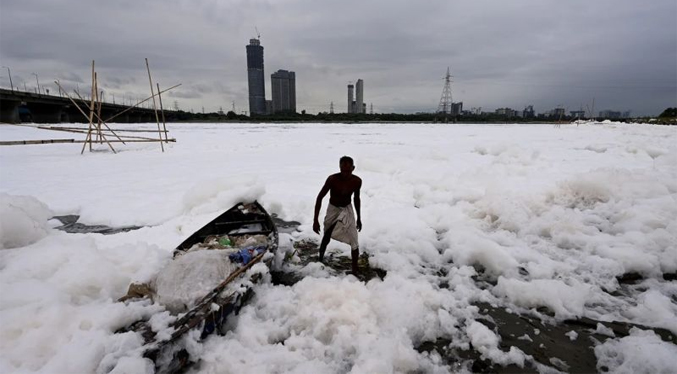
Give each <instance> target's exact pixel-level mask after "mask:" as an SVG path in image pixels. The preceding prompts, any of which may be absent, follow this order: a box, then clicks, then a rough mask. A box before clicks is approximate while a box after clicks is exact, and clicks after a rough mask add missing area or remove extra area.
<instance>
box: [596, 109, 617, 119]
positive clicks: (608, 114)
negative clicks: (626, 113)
mask: <svg viewBox="0 0 677 374" xmlns="http://www.w3.org/2000/svg"><path fill="white" fill-rule="evenodd" d="M599 117H601V118H605V119H617V118H621V112H619V111H615V110H601V111H600V112H599Z"/></svg>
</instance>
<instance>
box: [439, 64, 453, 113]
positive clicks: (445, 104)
mask: <svg viewBox="0 0 677 374" xmlns="http://www.w3.org/2000/svg"><path fill="white" fill-rule="evenodd" d="M451 103H452V101H451V74H449V68H448V67H447V75H446V76H445V77H444V89H443V90H442V97H440V105H439V106H438V107H437V113H444V114H445V115H446V114H451Z"/></svg>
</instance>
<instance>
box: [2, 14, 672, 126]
mask: <svg viewBox="0 0 677 374" xmlns="http://www.w3.org/2000/svg"><path fill="white" fill-rule="evenodd" d="M129 4H130V6H131V5H133V8H134V11H133V12H130V10H129V9H130V7H126V6H124V4H122V5H121V4H120V3H119V2H115V3H109V2H103V1H84V0H64V1H60V2H55V3H45V4H40V6H35V4H30V3H25V2H5V3H3V4H2V5H1V8H0V63H1V64H2V66H7V67H10V68H11V72H12V78H13V81H14V82H13V84H14V86H15V87H23V86H24V85H26V86H27V87H28V88H29V89H30V88H31V87H35V85H36V80H37V79H39V81H40V84H41V86H45V87H49V88H50V90H51V91H52V92H56V91H57V90H56V88H55V86H54V84H53V83H52V81H53V80H54V79H59V80H60V81H61V82H62V83H63V84H64V85H66V87H68V88H69V89H71V88H75V86H76V85H79V86H80V88H81V89H83V88H84V87H87V84H88V79H87V77H88V72H89V69H88V66H89V64H91V60H96V62H97V70H98V71H99V74H100V75H99V79H100V81H101V87H102V88H103V89H105V90H106V92H107V96H106V97H107V98H110V97H111V96H115V97H116V98H117V100H118V102H119V101H121V98H122V97H132V96H134V97H145V96H147V93H148V92H147V91H148V89H147V77H144V69H145V65H144V62H143V59H144V57H148V59H149V61H150V64H151V68H152V69H153V78H154V80H157V81H158V82H159V83H160V84H161V85H163V86H170V85H173V84H176V83H182V84H183V85H182V87H180V89H178V90H176V91H175V92H172V93H171V94H169V95H168V98H167V99H168V101H169V102H174V101H178V103H179V105H180V107H181V109H184V110H190V109H191V108H193V109H194V110H196V111H198V110H199V109H200V108H201V107H202V106H204V107H205V108H206V109H207V110H208V111H216V110H218V108H219V107H224V108H230V107H231V103H232V102H235V103H236V108H237V110H238V112H241V111H244V110H248V107H249V106H248V81H247V77H246V75H245V73H244V72H245V71H246V66H247V63H246V55H245V53H244V51H243V48H242V45H243V44H246V41H247V40H249V39H251V38H254V37H257V32H256V30H255V26H258V29H259V30H260V31H261V42H262V44H264V45H265V47H266V64H267V65H268V66H270V67H274V68H275V69H277V68H278V67H284V68H287V69H291V70H293V71H295V72H296V73H297V74H298V75H299V77H301V81H299V87H298V90H297V92H296V102H297V110H298V111H301V110H307V111H308V112H309V113H317V112H323V111H327V112H328V111H329V105H330V102H334V103H340V102H345V87H346V85H347V84H348V82H349V81H352V80H353V79H354V78H352V77H356V76H360V77H361V78H362V79H364V80H365V81H367V82H368V83H369V98H368V99H367V100H366V102H367V104H369V103H373V104H374V111H375V112H398V113H414V112H421V111H428V112H431V111H435V110H436V106H437V103H438V102H439V98H440V92H441V90H442V87H443V79H444V73H445V70H446V67H447V66H450V67H451V74H452V75H453V76H454V78H453V83H452V90H453V96H454V101H459V102H460V101H462V102H463V103H464V107H465V108H471V107H482V108H483V110H487V111H493V110H495V109H498V108H503V107H509V108H513V109H515V110H522V109H524V107H525V106H527V105H533V106H534V108H535V110H536V111H537V112H545V111H548V110H551V109H553V108H556V107H559V106H561V107H563V108H565V109H566V110H567V112H569V111H572V110H578V109H580V108H581V107H583V108H584V109H585V106H586V105H589V104H590V103H591V101H592V100H593V99H595V102H596V104H595V111H601V110H616V111H627V110H631V111H632V113H633V115H657V114H659V113H660V112H661V111H662V110H664V109H665V108H666V107H669V106H674V102H677V69H676V68H675V66H677V33H675V32H674V20H673V18H674V17H673V16H674V14H676V13H677V3H675V2H674V1H671V0H657V1H654V2H651V3H649V4H641V5H640V4H638V3H636V2H632V1H628V0H622V1H599V2H593V3H589V2H585V1H572V2H567V3H566V4H563V3H559V2H556V1H535V0H533V1H519V2H517V3H510V4H493V3H492V4H489V3H483V2H471V1H461V2H454V3H453V4H452V3H447V2H426V3H424V4H416V5H415V6H414V5H411V4H410V3H407V2H403V1H395V2H379V1H374V2H369V3H367V4H363V3H361V2H356V1H352V0H350V1H347V2H344V3H343V2H342V3H340V4H338V3H337V4H334V3H316V2H308V1H299V2H293V3H285V2H275V3H271V2H267V1H253V2H246V3H242V2H232V1H224V2H219V3H214V2H206V1H197V2H191V3H187V2H180V1H169V2H167V3H162V4H160V3H157V2H145V3H135V2H130V3H129ZM358 5H359V7H358ZM356 8H359V9H361V11H360V12H352V11H350V10H351V9H356ZM102 14H106V17H105V19H109V20H111V21H110V22H106V21H102V18H101V15H102ZM145 14H155V15H156V16H155V17H153V18H148V17H146V16H144V15H145ZM120 24H124V25H125V27H120V26H119V25H120ZM346 25H349V27H345V26H346ZM91 30H97V31H96V32H91ZM7 73H8V72H7V70H6V69H3V70H2V71H0V85H2V86H3V87H9V79H8V74H7ZM33 73H36V75H38V76H39V78H38V76H34V75H33ZM144 78H145V79H144ZM265 90H266V91H269V92H271V91H270V90H271V87H270V83H269V82H265Z"/></svg>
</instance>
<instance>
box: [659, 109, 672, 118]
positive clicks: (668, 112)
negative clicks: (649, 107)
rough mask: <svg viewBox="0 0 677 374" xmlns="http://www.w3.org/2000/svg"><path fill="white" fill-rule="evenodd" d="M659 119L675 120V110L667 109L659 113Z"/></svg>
mask: <svg viewBox="0 0 677 374" xmlns="http://www.w3.org/2000/svg"><path fill="white" fill-rule="evenodd" d="M658 117H659V118H675V117H677V108H668V109H666V110H664V111H663V113H661V115H660V116H658Z"/></svg>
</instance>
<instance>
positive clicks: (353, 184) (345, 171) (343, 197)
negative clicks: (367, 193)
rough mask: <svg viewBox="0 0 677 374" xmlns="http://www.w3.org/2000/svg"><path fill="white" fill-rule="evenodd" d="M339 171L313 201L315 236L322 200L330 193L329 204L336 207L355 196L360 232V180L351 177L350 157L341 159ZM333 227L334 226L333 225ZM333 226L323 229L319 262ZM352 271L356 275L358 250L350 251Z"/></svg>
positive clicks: (328, 180) (346, 204)
mask: <svg viewBox="0 0 677 374" xmlns="http://www.w3.org/2000/svg"><path fill="white" fill-rule="evenodd" d="M339 167H340V169H341V172H340V173H336V174H332V175H330V176H329V177H328V178H327V181H326V182H325V183H324V186H322V189H321V190H320V193H319V194H318V195H317V199H316V200H315V218H314V220H313V231H315V233H316V234H319V233H320V221H319V217H320V209H321V208H322V199H324V197H325V196H326V195H327V192H330V195H329V203H330V204H331V205H334V206H337V207H346V206H348V205H350V197H351V196H352V195H353V194H355V198H354V201H355V213H356V214H357V222H356V226H357V231H361V230H362V219H361V215H360V188H361V187H362V179H360V177H358V176H357V175H353V170H355V165H354V164H353V160H352V159H351V158H350V157H346V156H344V157H341V160H340V162H339ZM334 226H335V225H334ZM334 226H332V227H329V228H327V227H325V228H324V229H325V232H324V236H323V237H322V243H321V244H320V261H323V260H324V252H325V251H326V250H327V245H328V244H329V241H330V240H331V233H332V231H334ZM350 255H351V257H352V270H353V274H357V272H358V269H357V259H358V257H359V255H360V250H359V248H357V249H355V250H353V251H351V253H350Z"/></svg>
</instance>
